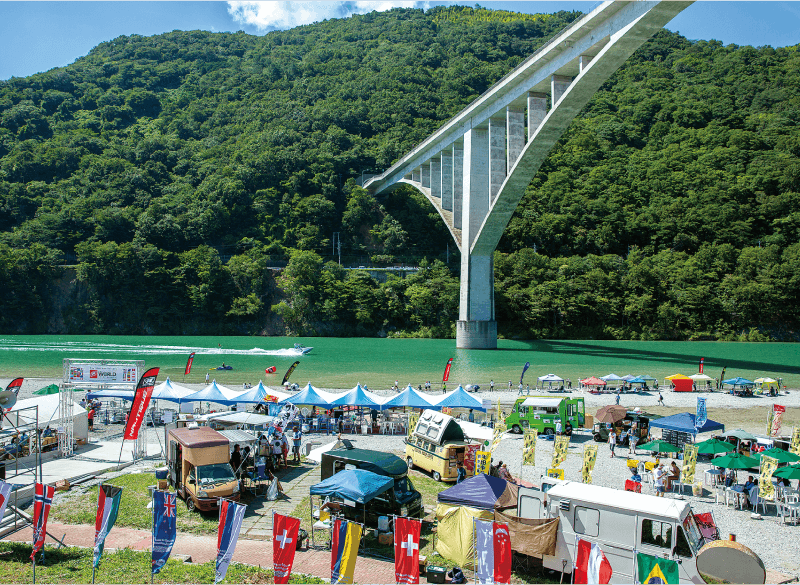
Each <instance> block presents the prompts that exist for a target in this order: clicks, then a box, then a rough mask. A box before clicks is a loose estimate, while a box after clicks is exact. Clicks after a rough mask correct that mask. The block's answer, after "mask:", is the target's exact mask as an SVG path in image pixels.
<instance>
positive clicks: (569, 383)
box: [567, 378, 572, 390]
mask: <svg viewBox="0 0 800 585" xmlns="http://www.w3.org/2000/svg"><path fill="white" fill-rule="evenodd" d="M567 390H572V380H570V379H569V378H567Z"/></svg>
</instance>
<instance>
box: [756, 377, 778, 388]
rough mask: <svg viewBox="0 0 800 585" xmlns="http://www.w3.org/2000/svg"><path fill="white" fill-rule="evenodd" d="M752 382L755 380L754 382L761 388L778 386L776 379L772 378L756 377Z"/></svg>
mask: <svg viewBox="0 0 800 585" xmlns="http://www.w3.org/2000/svg"><path fill="white" fill-rule="evenodd" d="M753 382H755V383H756V384H758V385H759V386H761V387H762V388H770V387H772V386H775V387H777V386H778V381H777V380H773V379H772V378H756V379H755V380H753Z"/></svg>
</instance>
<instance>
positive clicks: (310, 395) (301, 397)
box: [278, 382, 338, 408]
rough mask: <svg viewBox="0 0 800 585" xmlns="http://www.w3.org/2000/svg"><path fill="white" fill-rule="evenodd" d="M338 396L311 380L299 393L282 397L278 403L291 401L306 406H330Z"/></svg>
mask: <svg viewBox="0 0 800 585" xmlns="http://www.w3.org/2000/svg"><path fill="white" fill-rule="evenodd" d="M337 396H338V395H334V394H331V393H330V392H325V391H324V390H319V389H317V388H314V387H313V386H312V385H311V382H309V383H308V384H306V385H305V387H304V388H301V389H300V391H299V392H298V393H297V394H292V395H291V396H287V397H286V398H283V399H281V400H280V401H278V404H287V403H291V404H294V405H298V404H304V405H306V406H322V407H325V408H330V406H331V402H333V401H334V400H335V399H336V398H337Z"/></svg>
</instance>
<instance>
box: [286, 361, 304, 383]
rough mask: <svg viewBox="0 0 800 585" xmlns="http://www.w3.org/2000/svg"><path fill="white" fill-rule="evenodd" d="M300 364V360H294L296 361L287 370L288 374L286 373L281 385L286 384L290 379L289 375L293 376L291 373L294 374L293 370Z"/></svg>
mask: <svg viewBox="0 0 800 585" xmlns="http://www.w3.org/2000/svg"><path fill="white" fill-rule="evenodd" d="M298 365H300V362H294V363H293V364H292V365H291V366H289V369H288V370H286V374H284V376H283V381H282V382H281V386H283V385H284V384H286V380H288V379H289V376H291V375H292V372H294V369H295V368H296V367H297V366H298Z"/></svg>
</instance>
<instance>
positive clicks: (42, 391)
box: [33, 384, 58, 396]
mask: <svg viewBox="0 0 800 585" xmlns="http://www.w3.org/2000/svg"><path fill="white" fill-rule="evenodd" d="M33 394H34V396H48V395H50V394H58V385H57V384H50V385H49V386H45V387H44V388H39V389H38V390H37V391H36V392H34V393H33Z"/></svg>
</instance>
